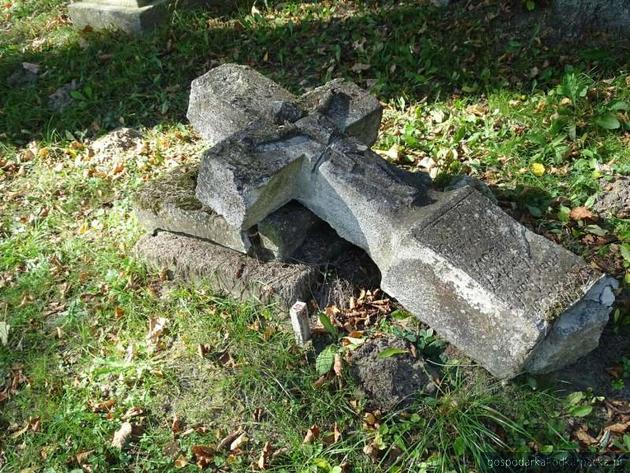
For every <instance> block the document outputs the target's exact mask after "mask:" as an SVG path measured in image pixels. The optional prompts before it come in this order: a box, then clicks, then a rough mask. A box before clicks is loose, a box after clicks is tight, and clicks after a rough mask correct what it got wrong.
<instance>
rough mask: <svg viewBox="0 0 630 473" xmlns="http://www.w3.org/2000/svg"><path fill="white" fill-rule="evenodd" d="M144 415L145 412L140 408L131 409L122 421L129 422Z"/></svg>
mask: <svg viewBox="0 0 630 473" xmlns="http://www.w3.org/2000/svg"><path fill="white" fill-rule="evenodd" d="M142 414H144V411H143V410H142V409H141V408H140V407H135V406H134V407H131V408H129V409H128V410H127V412H125V413H124V414H123V416H122V420H129V419H131V418H132V417H137V416H140V415H142Z"/></svg>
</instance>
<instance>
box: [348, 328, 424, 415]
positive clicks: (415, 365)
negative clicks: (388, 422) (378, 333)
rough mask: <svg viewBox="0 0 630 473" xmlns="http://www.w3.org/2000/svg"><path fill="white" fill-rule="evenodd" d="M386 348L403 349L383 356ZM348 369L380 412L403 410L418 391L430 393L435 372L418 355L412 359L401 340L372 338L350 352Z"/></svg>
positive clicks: (411, 401) (419, 392)
mask: <svg viewBox="0 0 630 473" xmlns="http://www.w3.org/2000/svg"><path fill="white" fill-rule="evenodd" d="M386 349H397V350H407V352H406V353H400V354H397V355H394V356H389V357H383V356H381V353H382V352H383V351H384V350H386ZM350 372H351V373H352V376H353V377H354V378H355V379H356V380H357V383H358V385H359V387H360V388H361V390H362V391H363V392H364V393H365V395H366V396H367V397H368V398H369V400H370V402H371V403H372V404H373V406H374V407H376V408H378V409H380V410H382V411H391V410H393V409H404V408H406V407H409V405H410V404H412V403H413V401H414V400H415V398H416V397H417V396H418V394H422V393H423V392H424V393H427V394H429V393H433V392H434V391H435V389H436V386H435V384H434V382H433V381H434V378H435V377H436V373H435V372H434V370H431V369H430V368H429V367H428V366H427V364H426V363H425V361H424V360H423V359H422V358H421V357H418V358H414V357H413V356H412V355H411V352H410V351H408V347H407V345H406V343H405V342H404V341H403V340H400V339H395V338H375V339H370V340H368V341H366V342H365V343H364V344H363V345H361V346H360V347H359V348H358V349H357V350H355V351H354V352H352V360H351V364H350Z"/></svg>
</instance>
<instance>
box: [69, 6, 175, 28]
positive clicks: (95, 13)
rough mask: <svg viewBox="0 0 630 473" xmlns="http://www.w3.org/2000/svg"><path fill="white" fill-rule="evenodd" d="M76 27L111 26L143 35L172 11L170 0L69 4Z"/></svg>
mask: <svg viewBox="0 0 630 473" xmlns="http://www.w3.org/2000/svg"><path fill="white" fill-rule="evenodd" d="M68 12H69V14H70V18H71V19H72V22H73V24H74V26H75V27H77V28H79V29H83V28H85V27H91V28H93V29H95V30H99V29H105V28H111V29H115V30H120V31H124V32H126V33H129V34H140V33H142V32H144V31H147V30H150V29H151V28H153V27H155V26H156V25H158V24H159V23H160V22H161V21H162V20H163V19H164V18H165V17H166V14H167V12H168V0H153V1H151V0H89V1H82V2H76V3H71V4H70V5H69V6H68Z"/></svg>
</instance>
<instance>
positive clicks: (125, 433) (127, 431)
mask: <svg viewBox="0 0 630 473" xmlns="http://www.w3.org/2000/svg"><path fill="white" fill-rule="evenodd" d="M132 430H133V429H132V427H131V424H130V423H129V422H123V423H122V425H121V426H120V428H119V429H118V430H117V431H116V433H115V434H114V438H113V439H112V447H114V448H118V449H122V448H123V447H124V446H125V444H126V443H127V442H128V441H129V437H130V435H131V431H132Z"/></svg>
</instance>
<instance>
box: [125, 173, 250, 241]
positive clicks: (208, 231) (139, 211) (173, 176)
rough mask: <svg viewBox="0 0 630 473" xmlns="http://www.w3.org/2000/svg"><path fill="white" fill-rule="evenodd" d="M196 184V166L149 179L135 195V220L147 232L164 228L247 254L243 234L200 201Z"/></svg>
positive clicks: (245, 238)
mask: <svg viewBox="0 0 630 473" xmlns="http://www.w3.org/2000/svg"><path fill="white" fill-rule="evenodd" d="M196 185H197V169H192V170H186V169H182V168H179V169H176V170H174V171H171V172H169V173H168V174H167V175H166V176H164V177H162V178H160V179H156V180H154V181H151V182H149V183H148V184H147V185H146V186H145V187H144V188H143V189H142V190H141V191H140V192H138V193H137V194H136V196H135V212H136V216H137V218H138V221H139V222H140V224H141V225H142V226H143V227H144V228H145V229H146V230H147V231H148V232H149V233H155V232H156V231H158V230H167V231H170V232H174V233H181V234H184V235H189V236H193V237H197V238H203V239H205V240H210V241H213V242H215V243H217V244H219V245H222V246H225V247H227V248H231V249H233V250H236V251H240V252H241V253H247V251H248V250H249V247H250V245H249V240H248V239H247V236H246V234H245V233H244V232H242V231H240V230H239V229H236V228H234V227H233V226H231V225H229V224H228V223H227V222H226V221H225V219H224V218H223V217H221V216H220V215H218V214H217V213H216V212H214V211H213V210H211V209H209V208H208V207H206V206H204V205H203V204H202V203H201V202H199V201H198V200H197V199H196V198H195V187H196Z"/></svg>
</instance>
